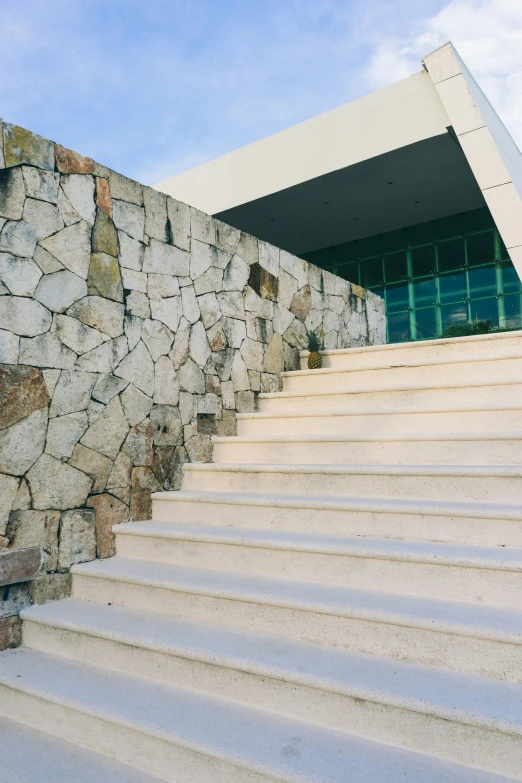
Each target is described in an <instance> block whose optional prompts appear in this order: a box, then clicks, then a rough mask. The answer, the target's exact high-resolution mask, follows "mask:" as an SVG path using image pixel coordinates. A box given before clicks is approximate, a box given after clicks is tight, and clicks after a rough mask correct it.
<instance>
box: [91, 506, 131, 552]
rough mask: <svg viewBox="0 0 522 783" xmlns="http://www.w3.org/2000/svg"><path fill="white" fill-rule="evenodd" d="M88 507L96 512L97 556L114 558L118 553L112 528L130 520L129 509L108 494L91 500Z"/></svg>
mask: <svg viewBox="0 0 522 783" xmlns="http://www.w3.org/2000/svg"><path fill="white" fill-rule="evenodd" d="M87 505H88V506H89V507H90V508H93V509H94V510H95V512H96V556H97V557H112V556H113V555H114V554H115V551H116V550H115V547H114V533H113V532H112V526H113V525H119V524H120V523H121V522H126V521H127V520H128V519H129V507H128V506H126V505H125V503H122V502H121V500H118V499H117V498H115V497H114V496H113V495H109V494H108V493H105V494H103V495H95V496H94V497H91V498H89V500H88V501H87Z"/></svg>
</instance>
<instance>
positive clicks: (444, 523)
mask: <svg viewBox="0 0 522 783" xmlns="http://www.w3.org/2000/svg"><path fill="white" fill-rule="evenodd" d="M152 516H153V518H154V519H157V520H163V521H165V522H196V523H203V522H204V523H205V524H213V525H229V526H233V527H241V528H242V527H258V528H267V529H269V530H294V531H305V532H312V533H314V532H317V531H318V530H320V531H322V532H323V533H331V534H333V535H344V536H363V537H377V538H404V539H408V538H413V539H417V540H424V541H442V542H447V543H453V544H469V545H470V546H491V547H503V546H515V547H522V505H510V504H499V503H476V502H475V503H473V502H471V501H466V502H458V501H446V500H438V501H429V500H410V499H403V498H401V499H397V498H380V497H375V498H365V497H351V498H342V497H339V498H332V497H329V496H328V495H322V496H321V495H317V496H311V495H308V496H307V495H302V496H298V495H286V494H279V495H276V494H270V495H263V494H254V493H248V492H237V493H234V492H194V491H193V492H190V491H188V490H181V491H179V492H156V493H154V494H153V495H152Z"/></svg>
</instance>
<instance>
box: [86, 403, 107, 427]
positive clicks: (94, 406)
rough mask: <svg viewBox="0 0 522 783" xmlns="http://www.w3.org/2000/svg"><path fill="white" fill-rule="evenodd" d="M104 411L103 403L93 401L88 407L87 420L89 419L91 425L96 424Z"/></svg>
mask: <svg viewBox="0 0 522 783" xmlns="http://www.w3.org/2000/svg"><path fill="white" fill-rule="evenodd" d="M104 409H105V405H103V403H101V402H96V400H91V401H90V402H89V404H88V406H87V418H88V419H89V424H94V422H95V421H96V419H97V418H98V416H99V415H100V414H101V412H102V411H103V410H104Z"/></svg>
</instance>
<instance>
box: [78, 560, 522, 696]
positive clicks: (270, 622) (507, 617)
mask: <svg viewBox="0 0 522 783" xmlns="http://www.w3.org/2000/svg"><path fill="white" fill-rule="evenodd" d="M72 571H73V597H74V598H79V599H83V600H87V601H97V602H99V603H106V604H110V605H118V606H124V607H128V608H132V609H136V610H139V611H144V612H155V613H158V614H164V615H168V616H175V617H178V618H184V619H187V620H191V621H194V622H203V623H211V624H216V625H220V626H222V627H225V626H226V627H228V628H236V629H245V628H248V629H249V630H250V631H252V632H260V633H268V634H273V635H274V636H278V637H282V638H284V639H293V640H300V641H305V642H314V643H317V644H320V645H323V646H325V647H332V646H333V647H336V648H338V649H341V650H350V651H354V652H364V653H370V654H372V655H381V656H384V657H389V658H394V659H399V660H403V661H409V662H411V663H419V664H424V665H428V666H436V667H441V668H446V669H452V670H454V671H460V672H462V673H467V674H478V675H481V676H487V677H495V678H498V679H506V680H512V681H515V682H522V612H520V611H517V610H515V609H504V608H499V607H496V606H495V607H494V606H484V605H481V604H470V603H460V602H457V601H444V600H440V599H435V598H420V597H417V596H411V595H397V594H387V593H382V592H378V591H377V590H361V589H357V588H351V587H340V586H337V585H326V584H321V583H319V582H311V581H310V580H309V579H307V580H305V581H296V580H291V579H283V578H273V577H267V576H253V575H249V574H241V573H237V572H233V571H219V570H210V569H204V568H188V567H181V566H173V565H168V564H165V563H158V562H147V561H145V560H130V559H125V558H122V557H114V558H110V559H108V560H97V561H93V562H92V563H83V564H81V565H76V566H73V568H72Z"/></svg>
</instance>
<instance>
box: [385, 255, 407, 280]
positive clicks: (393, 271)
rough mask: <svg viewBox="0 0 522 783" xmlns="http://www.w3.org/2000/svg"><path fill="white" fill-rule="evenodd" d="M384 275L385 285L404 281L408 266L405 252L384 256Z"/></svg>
mask: <svg viewBox="0 0 522 783" xmlns="http://www.w3.org/2000/svg"><path fill="white" fill-rule="evenodd" d="M384 273H385V279H386V282H387V283H395V282H397V281H399V280H406V278H407V277H408V266H407V260H406V251H405V250H403V251H401V252H399V253H389V254H387V255H385V256H384Z"/></svg>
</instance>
